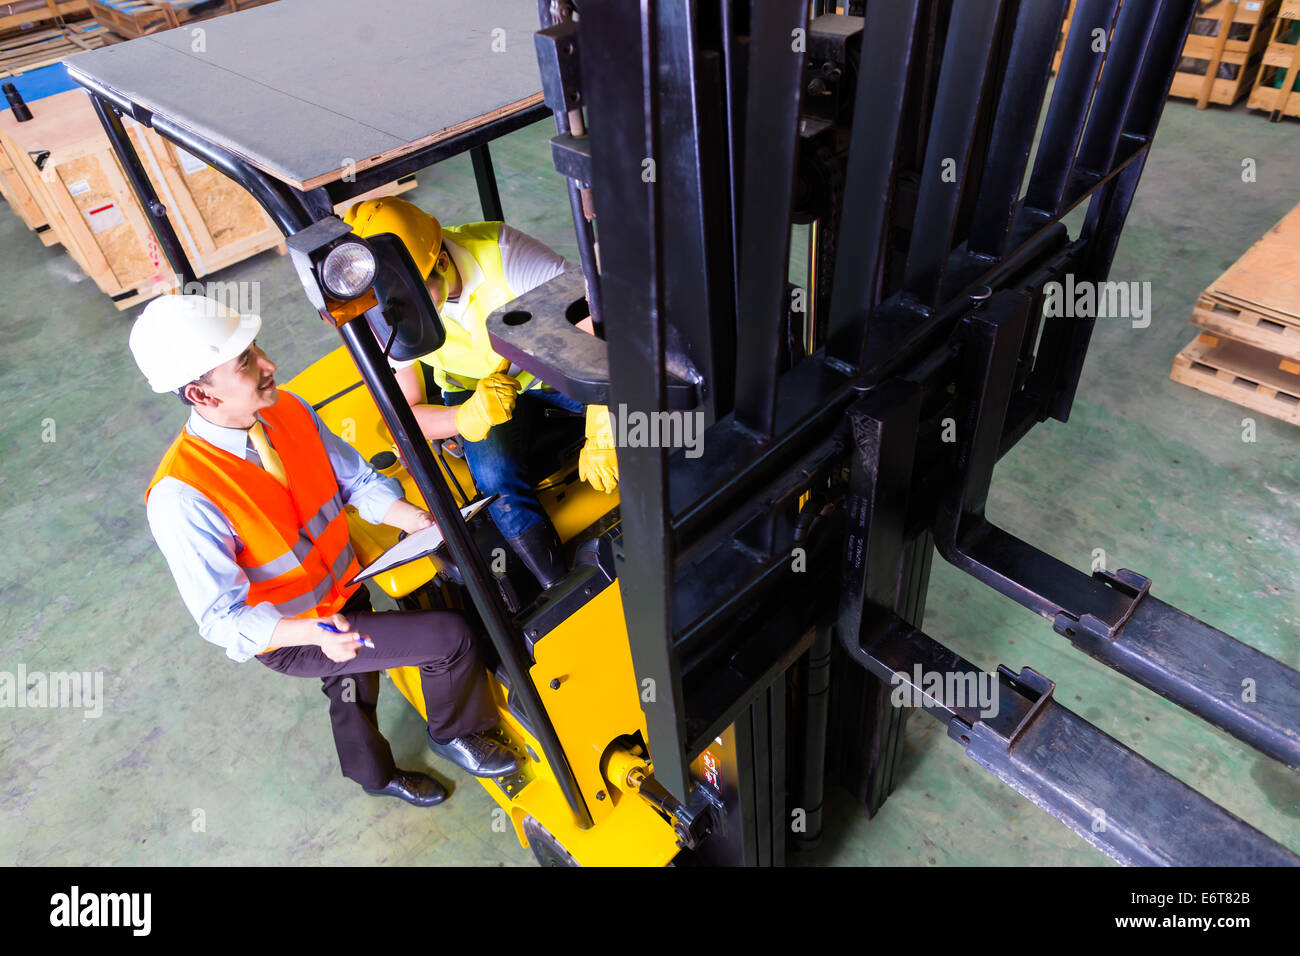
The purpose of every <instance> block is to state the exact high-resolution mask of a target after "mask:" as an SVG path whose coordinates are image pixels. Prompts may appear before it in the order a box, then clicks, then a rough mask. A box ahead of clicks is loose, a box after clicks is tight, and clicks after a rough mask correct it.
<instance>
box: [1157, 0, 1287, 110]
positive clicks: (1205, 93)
mask: <svg viewBox="0 0 1300 956" xmlns="http://www.w3.org/2000/svg"><path fill="white" fill-rule="evenodd" d="M1279 3H1280V0H1202V2H1201V3H1200V4H1199V5H1198V8H1197V12H1196V16H1195V17H1194V18H1193V20H1192V32H1191V33H1190V34H1188V37H1187V42H1186V43H1185V44H1184V45H1183V53H1182V56H1181V57H1180V58H1179V60H1178V68H1177V71H1176V72H1175V73H1174V80H1173V83H1172V85H1171V86H1170V88H1169V95H1170V96H1177V97H1182V98H1185V99H1192V100H1196V107H1197V109H1205V107H1206V106H1207V105H1208V104H1210V103H1218V104H1222V105H1224V106H1231V105H1232V104H1234V103H1236V102H1237V100H1239V99H1241V98H1242V97H1243V96H1245V95H1247V94H1248V93H1249V92H1250V90H1251V88H1252V87H1253V86H1254V83H1255V79H1256V77H1257V76H1258V74H1259V68H1260V62H1261V60H1262V58H1263V55H1264V48H1265V47H1266V46H1267V44H1268V38H1269V36H1270V35H1271V31H1272V28H1273V23H1274V20H1275V19H1276V16H1277V9H1278V6H1279Z"/></svg>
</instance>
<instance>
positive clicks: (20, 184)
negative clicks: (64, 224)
mask: <svg viewBox="0 0 1300 956" xmlns="http://www.w3.org/2000/svg"><path fill="white" fill-rule="evenodd" d="M22 160H23V161H24V162H25V161H27V160H26V157H22ZM14 164H15V160H14V159H11V158H10V156H9V153H8V152H7V151H6V150H5V148H4V146H3V145H2V144H0V195H3V196H4V198H5V201H6V202H8V203H9V208H10V209H12V210H13V211H14V213H15V214H17V216H18V218H19V219H21V220H22V221H23V224H24V225H26V226H27V228H28V229H30V230H32V231H33V232H35V233H36V234H37V235H38V236H40V238H41V242H43V243H45V245H47V246H52V245H55V244H56V243H57V242H58V241H59V239H58V236H56V235H55V233H54V230H52V229H51V228H50V224H49V222H48V221H47V220H46V218H45V213H44V212H43V211H42V210H41V207H40V206H38V205H37V204H36V198H35V197H34V196H32V193H31V190H30V189H29V188H28V187H27V184H26V182H24V181H23V179H22V177H20V176H19V175H18V169H17V168H16V166H15V165H14Z"/></svg>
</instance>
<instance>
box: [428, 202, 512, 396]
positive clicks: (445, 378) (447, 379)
mask: <svg viewBox="0 0 1300 956" xmlns="http://www.w3.org/2000/svg"><path fill="white" fill-rule="evenodd" d="M442 235H443V238H444V239H447V240H450V241H451V242H454V243H455V244H456V245H458V246H460V247H461V248H462V249H464V250H465V251H466V252H467V253H469V254H470V256H472V257H473V259H474V261H475V262H476V263H478V267H479V269H480V270H481V271H482V273H483V281H482V282H480V283H479V285H478V288H476V289H475V290H474V292H473V294H472V295H470V297H469V301H468V302H466V303H465V310H464V312H462V313H461V319H460V321H459V322H456V321H454V320H452V319H445V320H444V321H443V326H444V327H445V328H446V331H447V340H446V341H445V342H444V343H443V345H442V348H440V349H438V350H437V351H436V352H430V353H429V354H428V355H422V356H421V357H420V361H421V362H424V363H425V364H426V365H429V366H430V367H432V368H433V378H434V381H435V382H437V383H438V387H439V388H443V389H447V390H448V391H456V390H458V389H470V390H473V389H474V388H476V387H477V386H478V381H479V379H481V378H486V377H487V376H488V375H491V374H492V372H494V371H495V370H496V368H497V366H498V365H500V364H501V356H500V355H497V353H496V352H494V351H493V350H492V343H491V341H490V340H489V339H488V331H487V317H488V316H489V315H491V314H492V313H493V311H495V310H496V309H499V308H500V307H501V306H503V305H505V304H506V303H507V302H509V301H510V300H511V299H516V298H518V297H519V296H520V295H521V294H522V293H520V292H516V291H515V290H514V289H511V288H510V286H509V284H508V283H507V282H506V272H505V266H504V265H503V264H502V262H501V244H500V239H501V223H499V222H471V223H466V224H465V225H463V226H453V227H450V228H444V229H443V231H442ZM463 278H464V277H463V276H462V279H463ZM524 291H527V290H524ZM461 294H462V295H464V293H463V292H462V293H461ZM517 377H518V379H519V387H520V388H521V389H523V388H528V387H529V386H531V385H533V384H534V383H535V382H536V379H535V378H534V377H533V376H532V375H531V374H530V373H528V372H520V373H519V375H518V376H517Z"/></svg>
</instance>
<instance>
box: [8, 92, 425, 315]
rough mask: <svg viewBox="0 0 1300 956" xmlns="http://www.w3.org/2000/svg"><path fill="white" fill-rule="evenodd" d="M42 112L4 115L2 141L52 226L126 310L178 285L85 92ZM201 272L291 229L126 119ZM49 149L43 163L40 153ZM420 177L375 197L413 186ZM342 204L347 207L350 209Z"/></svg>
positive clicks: (44, 105)
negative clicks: (28, 116) (26, 116)
mask: <svg viewBox="0 0 1300 956" xmlns="http://www.w3.org/2000/svg"><path fill="white" fill-rule="evenodd" d="M31 106H32V113H33V119H32V120H31V121H30V122H27V123H17V122H16V121H15V120H14V119H13V116H12V114H10V113H8V112H7V111H6V112H4V113H0V149H3V151H4V153H5V154H6V156H9V157H11V158H12V159H13V166H14V172H15V173H16V176H15V179H16V180H17V181H18V182H19V183H20V184H21V185H22V186H23V187H24V188H25V189H26V190H27V193H28V194H30V196H31V199H32V201H33V204H34V206H35V208H36V214H38V215H39V216H40V217H41V218H43V219H44V221H45V222H46V223H47V224H48V226H49V229H48V232H49V233H51V234H52V237H53V239H52V240H51V241H54V240H57V241H58V242H59V243H62V245H63V246H64V248H65V249H66V250H67V253H68V255H70V256H71V257H72V259H73V261H75V262H76V263H77V265H78V266H80V267H81V269H82V271H83V272H85V273H86V275H88V276H90V278H91V279H93V280H94V281H95V284H96V285H97V286H98V287H99V288H100V290H101V291H102V292H104V294H106V295H108V296H110V297H112V299H113V302H114V304H115V305H116V306H117V308H119V309H126V308H130V307H132V306H134V305H137V304H139V303H140V302H142V301H144V300H145V299H148V298H150V297H152V296H154V295H158V294H161V293H163V292H169V291H172V290H174V289H175V287H176V284H177V283H176V278H175V276H174V275H173V274H172V270H171V266H170V264H169V263H168V262H167V259H166V256H165V255H164V254H163V252H162V250H161V248H160V247H159V246H158V243H157V240H156V239H155V238H154V235H153V231H152V230H151V228H150V225H149V219H148V217H147V216H146V215H145V212H144V210H143V209H142V208H141V206H140V203H139V201H138V200H137V199H136V198H135V194H134V193H133V192H132V191H131V188H130V185H129V184H128V181H127V179H126V176H125V174H124V173H123V171H122V168H121V165H120V164H119V163H118V161H117V157H116V155H115V154H114V153H113V150H112V147H111V146H110V145H109V142H108V137H107V136H106V135H105V134H104V131H103V128H102V127H101V126H100V124H99V119H98V118H97V117H96V116H95V113H94V110H93V109H92V107H91V105H90V100H89V98H88V97H87V96H86V94H85V92H83V91H82V90H69V91H68V92H66V93H59V94H57V95H55V96H50V97H46V98H45V99H42V100H38V101H36V102H35V103H33V104H31ZM123 124H124V125H125V126H126V128H127V131H128V135H130V137H131V139H132V141H133V142H134V144H135V148H136V151H137V153H138V154H139V156H140V160H141V162H142V164H143V165H144V167H145V172H146V173H147V174H148V175H149V178H150V181H151V182H152V183H153V186H154V189H155V191H156V192H157V193H158V198H159V199H160V200H161V201H162V203H163V205H164V206H166V207H167V209H168V214H169V219H170V220H171V223H172V226H173V228H174V229H175V230H176V234H177V236H178V238H179V239H180V241H181V245H182V247H183V248H184V249H185V253H186V255H187V256H188V257H189V260H190V263H191V265H192V266H193V267H194V270H195V274H196V275H197V276H205V275H210V274H212V273H213V272H216V271H218V270H220V269H223V268H225V267H226V266H228V265H231V264H232V263H235V262H238V261H240V260H242V259H246V258H248V257H249V256H252V255H255V254H256V253H259V252H262V251H264V250H266V249H273V248H274V249H277V250H278V251H280V252H281V253H283V252H284V237H283V235H282V234H281V233H280V231H279V229H278V228H276V227H275V226H274V224H273V223H272V222H271V220H270V218H269V217H268V216H267V215H266V213H265V212H263V210H262V207H261V206H259V205H258V204H257V201H256V200H254V199H253V197H252V196H250V195H249V194H248V193H247V192H246V191H245V190H243V189H242V188H241V187H239V186H237V185H236V184H235V183H234V182H233V181H231V180H230V179H228V178H226V176H224V175H223V174H222V173H220V172H218V171H216V170H214V169H212V168H210V167H208V166H206V165H205V164H203V163H202V162H200V161H198V160H197V159H196V158H194V157H192V156H190V155H189V154H188V153H186V152H185V151H184V150H182V149H179V148H178V147H176V146H175V145H173V144H171V143H169V142H167V141H166V140H164V139H162V137H160V136H158V135H157V134H156V133H154V132H153V130H151V129H148V128H146V127H144V126H141V125H139V124H137V123H135V122H134V121H133V120H130V119H124V120H123ZM33 153H34V154H37V155H39V154H41V153H47V154H48V156H47V157H46V158H45V161H44V163H43V165H42V166H41V167H40V168H39V169H38V168H37V166H36V164H35V162H34V161H33V159H32V158H31V154H33ZM414 186H415V179H414V177H407V178H406V179H405V180H404V181H401V182H398V183H390V184H388V185H386V186H383V187H380V188H379V189H375V190H372V191H371V192H370V193H367V194H366V196H365V197H358V198H372V197H375V196H383V195H393V194H396V193H399V192H404V191H406V190H407V189H412V188H414ZM339 211H340V212H341V211H342V208H341V207H340V210H339Z"/></svg>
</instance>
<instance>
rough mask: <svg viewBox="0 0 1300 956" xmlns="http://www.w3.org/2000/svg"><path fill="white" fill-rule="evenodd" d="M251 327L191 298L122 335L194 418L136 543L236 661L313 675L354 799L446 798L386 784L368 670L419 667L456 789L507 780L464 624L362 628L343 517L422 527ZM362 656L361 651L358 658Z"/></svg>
mask: <svg viewBox="0 0 1300 956" xmlns="http://www.w3.org/2000/svg"><path fill="white" fill-rule="evenodd" d="M261 326H262V320H261V318H260V317H259V316H257V315H241V314H240V313H238V312H236V311H235V310H233V309H230V308H227V307H226V306H224V305H222V304H221V303H219V302H216V301H214V300H212V299H209V298H207V297H205V296H199V295H167V296H163V297H162V298H159V299H155V300H154V301H153V302H151V303H149V305H148V306H147V307H146V308H145V310H144V312H143V313H142V314H141V315H140V317H139V319H137V320H136V322H135V325H134V326H133V327H132V329H131V339H130V345H131V352H132V354H133V355H134V356H135V360H136V364H137V365H138V366H139V367H140V371H141V372H143V373H144V375H145V377H146V378H147V379H148V381H149V385H150V386H151V387H152V388H153V390H154V391H155V392H159V393H161V392H175V393H176V394H177V395H179V396H180V398H181V400H182V401H183V402H184V403H185V404H186V405H188V406H190V418H189V422H188V423H187V424H186V426H185V428H184V429H183V430H182V431H181V433H180V435H179V436H178V437H177V439H176V440H175V441H174V442H173V443H172V446H171V447H170V448H169V449H168V450H167V453H166V454H165V455H164V456H163V459H162V462H161V464H159V466H158V469H157V471H156V472H155V473H154V476H153V479H152V480H151V481H150V482H149V487H148V488H147V490H146V491H145V501H146V503H147V512H148V517H149V527H150V530H151V531H152V532H153V535H154V539H155V540H156V541H157V542H158V547H159V549H160V550H161V551H162V553H163V556H164V557H165V558H166V559H167V564H168V566H169V567H170V568H171V572H172V576H173V577H174V578H175V579H176V586H177V588H178V589H179V590H180V593H181V598H182V599H183V600H184V602H185V606H186V607H187V608H188V609H189V611H190V613H191V614H192V615H193V616H194V619H195V621H196V622H197V624H198V626H199V633H200V634H201V635H202V636H203V637H204V638H206V639H207V640H209V641H211V642H212V643H214V644H218V645H221V646H223V647H225V649H226V656H227V657H229V658H231V659H232V660H235V661H241V662H242V661H247V660H249V659H251V658H252V657H254V656H256V657H257V659H258V660H260V661H261V662H262V663H263V664H265V665H266V666H267V667H270V668H271V669H272V670H275V671H279V672H280V673H282V674H289V675H293V676H297V677H319V678H320V679H321V683H322V684H323V685H324V686H323V688H322V689H323V691H324V693H325V696H326V697H328V698H329V702H330V704H329V713H330V722H331V724H332V725H333V730H334V744H335V747H336V749H337V750H338V756H339V766H340V769H341V770H342V772H343V775H344V776H346V777H349V778H351V779H352V780H355V781H356V782H357V783H359V784H361V786H362V787H363V788H364V789H365V791H366V793H369V794H372V795H375V796H393V797H398V798H399V799H402V800H405V801H406V802H408V803H411V804H414V805H415V806H421V807H427V806H434V805H435V804H438V803H441V802H442V801H443V800H444V799H446V797H447V791H446V790H445V789H443V787H442V785H441V784H440V783H438V782H437V781H436V780H434V779H433V778H431V777H429V776H428V775H426V774H423V773H416V772H413V771H408V770H401V769H399V768H398V767H397V766H396V765H395V764H394V762H393V752H392V750H391V749H390V748H389V746H388V741H386V740H385V739H384V737H383V735H382V734H380V732H379V726H378V723H377V722H376V719H375V706H376V703H377V701H378V696H379V672H380V671H382V670H386V669H388V668H392V667H406V666H412V667H419V668H420V682H421V687H422V689H423V692H424V704H425V709H426V714H427V717H428V734H429V743H430V747H431V749H432V750H433V752H434V753H436V754H438V755H439V756H442V757H445V758H446V759H448V760H450V761H452V762H453V763H455V764H456V765H457V766H459V767H461V768H462V769H464V770H465V771H467V772H468V773H471V774H473V775H475V776H480V777H497V776H500V775H502V774H507V773H513V772H514V771H515V770H517V769H518V762H517V760H516V758H515V756H514V754H513V753H512V752H511V751H509V750H508V749H507V748H505V747H503V746H502V745H500V744H498V743H496V742H494V741H492V740H490V739H488V738H487V737H484V736H482V733H483V732H484V731H486V730H488V729H489V728H491V727H492V726H494V725H495V724H496V722H497V719H498V715H497V711H496V707H495V705H494V702H493V699H492V695H491V692H490V690H489V689H488V683H487V674H486V671H485V669H484V665H483V663H482V661H481V660H480V657H479V653H478V650H477V649H476V647H475V644H474V639H473V635H472V632H471V630H470V628H469V626H468V625H467V624H466V622H465V620H464V619H463V618H462V617H461V616H460V615H459V614H456V613H453V612H449V611H425V612H390V613H371V605H370V596H369V594H368V592H367V591H366V588H365V585H359V584H355V583H349V582H350V581H351V579H352V578H353V577H354V576H355V575H356V573H357V570H358V566H357V561H356V558H355V556H354V555H353V552H352V545H351V543H350V541H349V538H348V522H347V515H346V514H345V513H344V511H343V507H344V505H348V504H351V505H353V506H354V507H355V508H356V509H357V511H358V513H359V514H360V515H361V517H362V518H363V519H365V520H367V521H371V522H381V521H382V522H383V523H385V524H390V525H393V526H394V527H398V528H401V529H403V530H405V531H408V532H409V531H417V530H419V529H420V528H426V527H429V526H430V525H431V524H432V522H433V519H432V517H431V516H430V515H429V514H428V512H426V511H423V510H421V509H420V508H417V507H416V506H415V505H413V504H411V503H410V502H408V501H406V500H405V499H403V498H402V494H401V486H400V485H399V484H398V483H397V482H396V481H394V480H392V479H388V478H384V477H382V476H380V475H379V474H377V473H376V472H374V471H373V470H372V469H371V468H370V466H369V465H368V464H366V462H365V460H364V459H363V458H361V456H360V455H359V454H358V453H357V452H356V450H355V449H353V448H352V447H351V446H350V445H348V444H347V443H346V442H344V441H342V440H341V439H339V438H338V437H337V436H335V435H334V434H333V433H332V432H331V431H329V429H327V428H326V427H325V425H324V424H323V423H322V422H321V420H320V418H319V417H318V416H317V415H316V412H315V411H314V410H313V409H312V408H311V406H310V405H308V404H307V403H306V402H304V401H303V400H302V399H300V398H298V397H297V396H296V395H293V394H291V393H288V392H285V393H281V392H280V391H279V389H278V388H277V386H276V382H275V378H274V375H275V370H276V366H275V364H274V363H273V362H272V361H271V360H270V359H269V358H267V357H266V353H265V352H263V351H262V350H261V349H260V348H258V346H257V343H256V342H255V341H254V337H255V336H256V335H257V332H258V330H259V329H260V328H261ZM363 648H364V649H363Z"/></svg>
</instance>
